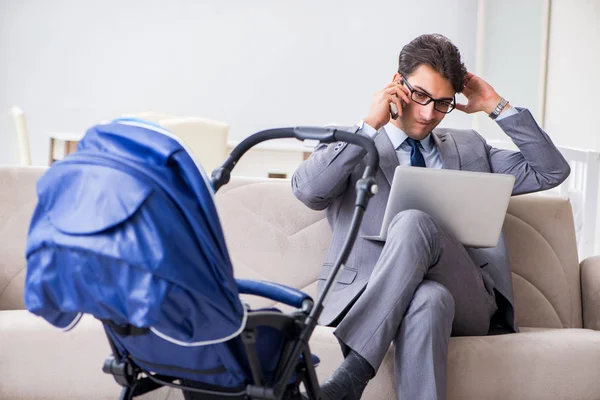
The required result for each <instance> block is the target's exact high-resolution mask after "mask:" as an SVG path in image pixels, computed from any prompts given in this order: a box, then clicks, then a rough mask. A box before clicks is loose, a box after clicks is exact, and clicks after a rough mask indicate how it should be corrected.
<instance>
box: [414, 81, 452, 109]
mask: <svg viewBox="0 0 600 400" xmlns="http://www.w3.org/2000/svg"><path fill="white" fill-rule="evenodd" d="M402 81H404V83H405V84H406V87H407V88H408V90H410V98H411V100H412V101H414V102H415V103H417V104H420V105H422V106H426V105H427V104H429V103H431V102H432V101H433V108H435V110H436V111H439V112H441V113H444V114H448V113H449V112H451V111H452V110H454V108H455V107H456V96H452V101H451V102H450V101H448V100H436V99H434V98H433V97H431V96H430V95H428V94H427V93H423V92H420V91H418V90H415V89H413V87H412V86H410V83H408V81H407V80H406V78H405V77H404V75H402Z"/></svg>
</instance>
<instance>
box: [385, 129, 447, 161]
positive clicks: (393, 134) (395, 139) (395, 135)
mask: <svg viewBox="0 0 600 400" xmlns="http://www.w3.org/2000/svg"><path fill="white" fill-rule="evenodd" d="M384 129H385V132H386V133H387V135H388V137H389V138H390V142H392V146H394V149H397V148H399V147H400V146H401V145H402V143H404V141H405V140H406V139H407V138H408V136H407V135H406V133H404V132H402V129H400V128H398V127H397V126H396V125H394V124H392V123H391V122H388V123H387V125H385V126H384ZM421 146H423V150H425V152H427V153H429V152H430V151H431V150H433V148H434V146H435V143H434V142H433V137H432V136H431V133H430V134H429V135H427V136H426V137H425V138H424V139H423V140H421Z"/></svg>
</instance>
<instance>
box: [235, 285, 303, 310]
mask: <svg viewBox="0 0 600 400" xmlns="http://www.w3.org/2000/svg"><path fill="white" fill-rule="evenodd" d="M235 281H236V283H237V287H238V290H239V292H240V294H250V295H254V296H261V297H266V298H267V299H271V300H274V301H276V302H279V303H283V304H287V305H288V306H292V307H296V308H302V309H307V310H308V311H310V308H312V305H313V300H312V298H311V297H310V296H309V295H307V294H306V293H304V292H302V291H300V290H298V289H294V288H291V287H289V286H285V285H282V284H279V283H275V282H264V281H253V280H249V279H236V280H235Z"/></svg>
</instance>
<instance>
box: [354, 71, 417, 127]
mask: <svg viewBox="0 0 600 400" xmlns="http://www.w3.org/2000/svg"><path fill="white" fill-rule="evenodd" d="M400 82H401V81H399V80H397V81H394V82H390V83H389V84H387V85H386V86H385V87H384V88H383V89H382V90H380V91H379V92H377V93H375V95H374V96H373V102H372V103H371V110H370V112H369V115H368V116H367V117H366V118H365V119H364V121H365V123H366V124H368V125H369V126H371V127H373V128H374V129H376V130H379V128H381V127H382V126H384V125H385V124H387V123H388V122H390V118H394V117H395V118H394V119H396V118H398V117H399V116H401V115H402V111H403V109H404V105H405V104H408V103H409V102H410V97H409V91H408V89H407V88H405V87H404V86H403V85H402V84H401V83H400Z"/></svg>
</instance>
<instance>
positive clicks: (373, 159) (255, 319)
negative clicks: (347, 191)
mask: <svg viewBox="0 0 600 400" xmlns="http://www.w3.org/2000/svg"><path fill="white" fill-rule="evenodd" d="M357 130H358V128H356V127H355V128H352V130H345V129H339V128H334V127H325V128H323V127H290V128H277V129H268V130H264V131H261V132H258V133H255V134H253V135H251V136H249V137H247V138H246V139H244V140H243V141H242V142H240V143H239V144H238V145H237V146H236V147H235V148H234V149H233V151H232V152H231V154H230V155H229V157H228V158H227V159H226V160H225V162H224V163H223V164H222V166H220V167H218V168H217V169H215V170H214V171H213V173H212V175H211V184H212V186H213V189H214V191H215V193H216V192H217V191H218V190H219V188H221V187H222V186H223V185H225V184H227V183H228V182H229V179H230V176H231V171H232V170H233V168H234V167H235V165H236V164H237V162H238V161H239V159H240V158H241V157H242V156H243V155H244V154H245V153H246V152H247V151H248V150H250V148H252V147H253V146H255V145H257V144H259V143H261V142H264V141H267V140H272V139H282V138H296V139H298V140H316V141H319V142H321V143H333V142H346V143H349V144H353V145H357V146H360V147H362V148H363V149H364V150H365V153H366V164H367V165H366V167H365V170H364V173H363V175H362V178H361V179H359V180H358V182H357V184H356V193H357V194H356V202H355V207H354V215H353V217H352V221H351V224H350V229H349V231H348V234H347V236H346V240H345V242H344V246H343V247H342V251H341V252H340V254H339V255H338V258H337V259H336V262H335V263H334V266H333V269H332V271H331V272H330V274H329V276H328V277H327V279H326V281H325V284H324V287H323V291H322V293H321V295H320V296H319V297H318V299H317V301H316V303H314V304H313V303H312V301H308V300H305V301H304V302H303V304H302V309H301V310H298V311H297V312H294V313H292V314H282V313H279V312H274V311H256V312H252V313H249V316H248V320H247V323H246V326H245V329H244V330H243V332H242V333H241V340H242V343H243V344H244V348H245V350H246V354H247V357H248V361H249V364H250V370H251V374H252V379H253V384H250V385H247V386H245V387H240V388H236V389H234V390H230V389H225V388H214V387H208V385H203V384H200V385H198V384H194V385H193V386H192V385H190V384H186V383H177V384H176V383H174V382H175V381H176V380H179V378H175V377H170V376H169V377H167V376H163V375H157V374H152V373H151V372H148V371H145V370H143V369H142V368H140V367H139V366H138V365H137V364H136V363H135V362H134V361H133V360H132V359H131V358H130V357H127V356H125V355H123V354H121V352H120V351H119V349H118V348H117V346H116V345H115V344H114V342H113V341H112V339H111V336H110V334H109V333H108V330H107V338H108V341H109V343H110V346H111V350H112V355H111V356H109V357H108V358H107V360H106V361H105V364H104V367H103V371H104V372H105V373H108V374H111V375H113V377H114V379H115V381H116V382H117V383H119V384H120V385H121V386H123V390H122V392H121V396H120V399H121V400H128V399H131V398H132V397H135V396H139V395H142V394H144V393H147V392H150V391H152V390H155V389H157V388H159V387H161V386H172V387H176V388H178V389H181V390H183V392H184V396H185V398H186V399H190V400H207V399H212V400H232V399H269V400H282V399H285V400H295V399H301V398H305V397H304V396H303V395H301V394H300V391H299V386H300V383H304V386H305V389H306V397H307V398H308V399H310V400H319V399H320V398H321V391H320V387H319V383H318V379H317V375H316V372H315V366H314V364H313V360H312V355H311V352H310V347H309V344H308V341H309V339H310V336H311V335H312V333H313V331H314V329H315V327H316V326H317V322H318V320H319V316H320V315H321V312H322V311H323V308H324V306H325V303H326V301H327V299H328V296H329V294H330V292H331V289H332V288H333V286H334V284H335V282H336V280H337V276H338V274H339V272H340V271H341V270H342V266H343V265H344V264H345V262H346V260H347V258H348V255H349V254H350V251H351V250H352V246H353V245H354V242H355V240H356V237H357V234H358V230H359V227H360V224H361V222H362V217H363V214H364V211H365V209H366V207H367V204H368V200H369V198H370V197H372V196H373V195H374V194H375V193H377V185H376V182H375V178H374V176H375V173H376V171H377V167H378V165H379V154H378V152H377V149H376V147H375V145H374V143H373V140H372V139H371V138H368V137H366V136H363V135H360V134H357ZM102 322H103V323H104V325H105V329H108V327H111V328H112V330H113V331H114V332H116V333H118V334H125V335H136V334H143V333H145V332H146V331H147V330H146V329H144V328H135V327H131V326H129V325H127V326H115V325H114V324H111V322H110V321H102ZM259 326H269V327H272V328H275V329H277V330H279V331H280V332H282V334H283V335H284V336H285V337H286V338H287V340H286V342H285V345H284V348H283V350H282V353H281V356H280V358H279V361H278V364H277V368H276V371H277V373H276V375H275V378H274V382H275V383H274V384H271V385H269V384H267V383H266V382H265V381H264V376H263V373H262V368H261V365H260V362H259V360H258V357H257V353H256V346H255V344H256V328H257V327H259ZM299 360H300V361H299ZM294 373H295V374H296V379H295V381H294V382H293V383H292V384H290V383H289V382H290V379H291V378H292V376H293V374H294ZM144 375H145V376H144ZM183 382H185V381H183Z"/></svg>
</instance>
